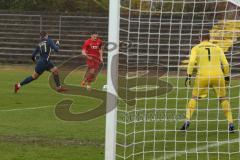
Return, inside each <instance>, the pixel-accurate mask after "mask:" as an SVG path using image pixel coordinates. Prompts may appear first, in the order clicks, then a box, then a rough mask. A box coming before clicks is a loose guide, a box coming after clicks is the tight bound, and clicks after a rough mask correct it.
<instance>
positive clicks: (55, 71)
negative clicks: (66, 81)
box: [51, 67, 59, 75]
mask: <svg viewBox="0 0 240 160" xmlns="http://www.w3.org/2000/svg"><path fill="white" fill-rule="evenodd" d="M51 72H52V74H54V75H58V72H59V71H58V68H57V67H54V68H53V69H51Z"/></svg>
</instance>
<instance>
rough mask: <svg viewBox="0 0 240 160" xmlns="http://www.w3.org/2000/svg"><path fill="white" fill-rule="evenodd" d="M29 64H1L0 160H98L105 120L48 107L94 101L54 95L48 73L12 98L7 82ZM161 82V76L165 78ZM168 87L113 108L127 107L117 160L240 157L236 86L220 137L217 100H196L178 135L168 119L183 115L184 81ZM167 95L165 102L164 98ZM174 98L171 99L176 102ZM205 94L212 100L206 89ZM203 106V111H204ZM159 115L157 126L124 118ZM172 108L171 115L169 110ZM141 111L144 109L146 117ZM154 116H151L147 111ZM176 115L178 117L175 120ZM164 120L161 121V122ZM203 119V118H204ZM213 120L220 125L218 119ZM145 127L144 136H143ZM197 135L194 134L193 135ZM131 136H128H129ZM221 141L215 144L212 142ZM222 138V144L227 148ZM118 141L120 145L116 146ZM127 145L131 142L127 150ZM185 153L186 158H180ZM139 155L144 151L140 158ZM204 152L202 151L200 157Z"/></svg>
mask: <svg viewBox="0 0 240 160" xmlns="http://www.w3.org/2000/svg"><path fill="white" fill-rule="evenodd" d="M32 68H33V66H1V69H0V77H1V79H0V97H1V101H0V159H1V160H101V159H104V141H105V117H104V116H102V117H99V118H97V119H94V120H90V121H87V122H65V121H61V120H59V119H58V118H56V116H55V114H54V106H55V104H56V103H58V102H59V101H60V100H62V99H64V98H70V99H73V100H74V105H73V106H72V108H71V110H72V111H73V112H83V111H87V110H89V109H90V108H89V107H88V106H89V104H90V103H91V106H93V107H94V106H97V105H98V103H100V101H99V100H97V99H96V100H94V99H91V101H89V99H88V98H87V97H81V96H66V95H62V94H57V93H56V92H55V91H53V90H51V89H50V87H49V85H48V76H49V74H48V73H45V74H43V75H42V76H41V77H40V78H39V79H38V80H37V81H35V82H33V83H32V84H30V85H27V86H25V87H23V88H22V89H21V90H20V92H19V94H14V93H13V85H14V83H16V82H17V81H19V80H22V79H23V78H25V77H26V76H29V75H30V74H31V73H32ZM82 76H83V72H82V71H76V72H73V73H72V74H71V75H70V76H69V77H68V78H67V80H66V83H71V84H75V85H79V83H80V81H81V79H82ZM164 80H166V79H164ZM168 81H169V82H170V83H171V84H172V85H173V87H176V86H178V87H179V89H176V88H174V89H173V90H172V91H171V92H170V93H168V94H167V96H166V95H162V96H160V97H158V98H156V97H152V98H151V97H150V98H148V99H147V100H146V99H141V100H138V102H137V108H135V107H133V106H127V107H126V105H125V104H124V103H123V102H122V101H120V102H119V109H120V110H126V109H127V110H128V111H129V114H128V115H127V118H128V119H126V117H125V115H124V114H119V117H118V120H119V121H124V122H128V123H127V124H126V125H125V124H122V123H118V133H126V136H121V135H120V134H118V135H117V143H118V145H117V155H118V158H117V159H121V158H120V157H125V158H126V159H129V160H130V159H131V160H132V159H136V160H143V159H146V160H153V159H156V160H158V159H159V160H160V159H164V158H165V159H175V157H176V159H178V160H184V159H189V160H193V159H194V160H195V159H209V160H215V159H221V160H228V159H231V160H237V159H239V157H240V154H239V151H240V146H239V142H238V141H236V139H238V138H239V132H238V128H239V127H238V116H239V98H238V97H239V94H240V93H239V87H237V86H238V85H239V82H238V80H237V79H235V80H233V81H232V84H231V85H232V86H236V87H233V88H232V89H230V90H229V95H230V97H231V105H232V108H233V116H234V119H235V127H236V130H237V131H236V133H234V134H228V133H227V122H226V121H225V117H224V115H223V113H222V110H221V108H219V110H218V109H217V100H215V99H213V100H210V101H206V100H205V101H204V100H202V101H200V102H199V104H198V110H197V111H196V113H195V114H194V116H193V122H192V124H191V126H190V130H189V132H187V133H182V132H178V131H177V130H178V129H179V128H180V127H181V125H182V123H183V119H181V118H180V120H177V121H176V120H174V119H172V118H173V116H179V115H184V113H185V106H186V103H187V98H188V97H190V90H189V91H188V92H187V90H186V88H184V86H183V81H184V79H176V78H172V77H169V78H168ZM105 83H106V75H105V74H100V76H99V78H98V81H97V82H96V83H95V84H94V88H98V89H102V86H103V85H104V84H105ZM166 97H167V99H166ZM176 97H177V98H176ZM210 97H214V94H213V92H211V93H210ZM206 106H211V107H208V108H209V111H206V110H205V109H206ZM151 108H155V109H157V112H156V114H161V115H162V113H164V114H165V116H169V117H168V118H166V117H161V118H163V119H162V120H159V121H151V120H150V121H148V122H146V123H143V122H142V121H141V120H139V121H138V122H137V123H133V119H131V118H129V116H130V114H131V113H133V112H132V111H134V109H138V112H139V113H140V114H144V113H153V110H151ZM175 108H177V110H176V109H175ZM145 109H149V110H148V111H147V112H145ZM154 113H155V112H154ZM180 117H181V116H180ZM164 118H165V119H164ZM206 119H208V120H209V121H206ZM217 120H219V121H217ZM143 130H145V132H143ZM196 131H197V132H196ZM133 133H135V134H133ZM217 141H218V142H220V143H219V145H217V144H216V143H215V142H217ZM228 141H229V143H227V142H228ZM121 144H124V145H126V147H121ZM133 144H134V145H133ZM186 151H187V152H188V154H186ZM143 152H145V153H144V154H143ZM207 153H208V154H207Z"/></svg>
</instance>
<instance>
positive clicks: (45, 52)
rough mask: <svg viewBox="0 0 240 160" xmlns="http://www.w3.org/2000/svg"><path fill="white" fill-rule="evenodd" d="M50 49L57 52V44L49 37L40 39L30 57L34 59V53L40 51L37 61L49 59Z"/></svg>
mask: <svg viewBox="0 0 240 160" xmlns="http://www.w3.org/2000/svg"><path fill="white" fill-rule="evenodd" d="M52 49H53V50H54V51H55V52H58V50H59V45H56V44H55V43H54V42H53V40H52V39H51V38H47V39H42V40H41V42H40V43H39V44H38V46H37V48H36V49H35V51H34V52H33V54H32V59H33V60H35V58H36V55H37V54H38V53H40V58H39V61H49V58H50V55H51V51H52Z"/></svg>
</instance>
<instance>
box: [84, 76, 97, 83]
mask: <svg viewBox="0 0 240 160" xmlns="http://www.w3.org/2000/svg"><path fill="white" fill-rule="evenodd" d="M94 77H95V75H94V74H89V75H88V76H87V78H86V81H87V82H88V83H91V82H92V81H93V80H94Z"/></svg>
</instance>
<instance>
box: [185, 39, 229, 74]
mask: <svg viewBox="0 0 240 160" xmlns="http://www.w3.org/2000/svg"><path fill="white" fill-rule="evenodd" d="M195 63H197V64H196V66H195ZM195 67H196V68H197V70H198V73H197V74H198V75H200V76H223V75H224V76H228V74H229V64H228V61H227V59H226V56H225V54H224V51H223V50H222V49H221V48H220V47H219V46H217V45H215V44H213V43H211V42H209V41H203V42H201V43H200V44H198V45H196V46H195V47H193V48H192V50H191V55H190V61H189V64H188V69H187V73H188V74H192V72H193V69H194V68H195ZM222 67H223V70H222Z"/></svg>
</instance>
